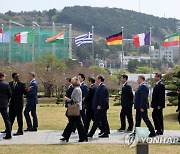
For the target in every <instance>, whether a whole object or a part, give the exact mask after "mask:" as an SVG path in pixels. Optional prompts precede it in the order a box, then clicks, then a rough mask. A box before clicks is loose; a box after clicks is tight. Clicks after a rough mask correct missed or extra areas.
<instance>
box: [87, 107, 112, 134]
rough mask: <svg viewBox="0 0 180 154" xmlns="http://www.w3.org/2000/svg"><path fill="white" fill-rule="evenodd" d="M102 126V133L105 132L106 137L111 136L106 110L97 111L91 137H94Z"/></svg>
mask: <svg viewBox="0 0 180 154" xmlns="http://www.w3.org/2000/svg"><path fill="white" fill-rule="evenodd" d="M100 124H101V126H102V132H104V134H106V135H108V134H110V128H109V123H108V120H107V111H104V110H96V111H95V113H94V122H93V126H92V128H91V130H90V132H89V134H90V135H91V136H93V135H94V133H95V132H96V129H97V128H98V127H99V125H100Z"/></svg>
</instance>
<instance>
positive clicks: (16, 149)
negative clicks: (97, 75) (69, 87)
mask: <svg viewBox="0 0 180 154" xmlns="http://www.w3.org/2000/svg"><path fill="white" fill-rule="evenodd" d="M113 103H114V102H113V101H112V100H111V101H110V109H109V111H108V120H109V123H110V127H111V129H115V130H116V129H117V128H119V127H120V122H119V112H120V109H121V107H119V106H113ZM175 110H176V107H166V108H165V109H164V124H165V129H170V130H180V125H179V123H178V121H177V113H175ZM65 111H66V109H65V108H64V106H63V105H62V104H60V105H56V104H55V100H53V99H48V98H46V99H40V103H39V104H38V106H37V114H38V119H39V129H40V130H61V129H64V127H65V125H66V124H67V118H66V117H65V115H64V114H65ZM151 114H152V109H150V110H149V117H150V119H151V121H152V118H151ZM133 116H135V112H134V111H133ZM142 126H144V122H142ZM24 128H26V122H25V120H24ZM13 129H14V130H16V129H17V123H16V122H15V124H14V127H13ZM0 130H4V123H3V121H2V118H0ZM149 149H150V150H149V151H150V153H158V154H160V153H164V152H165V151H166V153H173V154H176V153H177V154H178V153H179V154H180V146H179V145H170V146H168V145H150V148H149ZM172 149H173V152H172ZM24 151H25V153H28V154H31V153H35V154H36V153H68V154H71V153H73V154H75V153H91V154H94V153H102V152H103V153H107V154H108V153H123V154H126V153H128V154H129V153H135V152H136V149H135V148H132V149H129V148H128V147H127V146H125V145H120V144H97V145H95V144H82V145H22V146H19V145H12V146H9V145H3V146H0V153H24ZM157 151H158V152H157Z"/></svg>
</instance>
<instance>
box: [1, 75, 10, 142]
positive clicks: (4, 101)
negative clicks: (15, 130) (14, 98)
mask: <svg viewBox="0 0 180 154" xmlns="http://www.w3.org/2000/svg"><path fill="white" fill-rule="evenodd" d="M5 77H6V75H5V74H4V73H1V72H0V112H1V115H2V118H3V120H4V123H5V126H6V136H5V137H4V139H11V138H12V136H11V122H10V118H9V115H8V112H7V108H8V101H9V99H10V97H11V89H10V86H9V84H8V83H6V82H4V80H5Z"/></svg>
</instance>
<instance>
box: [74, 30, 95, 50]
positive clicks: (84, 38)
mask: <svg viewBox="0 0 180 154" xmlns="http://www.w3.org/2000/svg"><path fill="white" fill-rule="evenodd" d="M75 43H76V46H78V47H79V46H81V45H82V44H92V43H93V38H92V32H89V33H87V34H84V35H80V36H77V37H76V38H75Z"/></svg>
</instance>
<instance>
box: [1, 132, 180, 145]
mask: <svg viewBox="0 0 180 154" xmlns="http://www.w3.org/2000/svg"><path fill="white" fill-rule="evenodd" d="M98 133H99V131H97V132H96V134H95V135H94V137H93V138H92V139H91V138H90V139H89V142H83V143H81V144H89V143H91V144H97V143H98V144H125V141H124V140H125V136H126V135H127V133H120V132H117V131H116V130H112V131H111V135H110V137H109V138H99V137H98ZM61 134H62V130H39V131H37V132H25V133H24V135H22V136H13V138H12V139H10V140H3V137H4V134H0V144H1V145H2V144H4V145H10V144H77V143H78V139H79V138H78V134H77V133H74V134H72V135H71V137H70V140H69V143H65V142H61V141H60V140H59V139H60V138H61ZM161 137H172V138H173V137H174V138H175V137H179V138H180V130H167V131H165V133H164V135H163V136H161Z"/></svg>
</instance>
